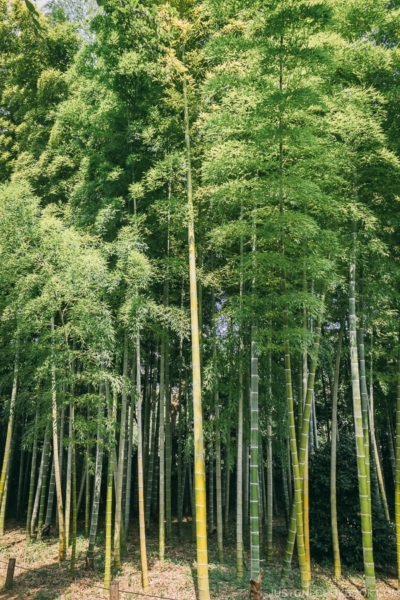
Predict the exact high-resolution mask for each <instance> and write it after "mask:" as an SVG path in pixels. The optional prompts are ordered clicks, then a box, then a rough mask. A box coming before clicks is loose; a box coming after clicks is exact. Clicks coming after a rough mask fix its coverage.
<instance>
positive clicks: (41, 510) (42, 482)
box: [35, 427, 50, 540]
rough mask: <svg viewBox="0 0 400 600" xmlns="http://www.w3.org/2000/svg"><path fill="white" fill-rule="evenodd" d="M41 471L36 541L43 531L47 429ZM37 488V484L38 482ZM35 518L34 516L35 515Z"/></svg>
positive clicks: (48, 456) (47, 448)
mask: <svg viewBox="0 0 400 600" xmlns="http://www.w3.org/2000/svg"><path fill="white" fill-rule="evenodd" d="M43 452H44V455H43V469H42V478H41V480H40V487H41V490H40V506H39V519H38V532H37V539H38V540H41V539H42V529H43V520H44V506H45V502H46V492H47V478H48V470H49V462H50V431H49V428H48V427H46V432H45V439H44V443H43ZM38 486H39V482H38ZM35 517H36V515H35Z"/></svg>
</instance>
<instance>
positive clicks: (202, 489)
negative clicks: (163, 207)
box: [183, 77, 210, 600]
mask: <svg viewBox="0 0 400 600" xmlns="http://www.w3.org/2000/svg"><path fill="white" fill-rule="evenodd" d="M183 101H184V119H185V142H186V163H187V164H186V174H187V198H188V241H189V280H190V322H191V334H192V335H191V337H192V373H193V416H194V454H195V457H194V463H195V468H194V473H195V477H194V478H195V504H196V549H197V581H198V588H199V600H209V598H210V590H209V580H208V549H207V514H206V482H205V465H204V441H203V414H202V405H201V367H200V339H199V315H198V304H197V277H196V246H195V236H194V210H193V190H192V169H191V149H190V128H189V109H188V98H187V84H186V77H184V80H183Z"/></svg>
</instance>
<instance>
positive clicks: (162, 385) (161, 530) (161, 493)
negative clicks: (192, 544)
mask: <svg viewBox="0 0 400 600" xmlns="http://www.w3.org/2000/svg"><path fill="white" fill-rule="evenodd" d="M159 454H160V462H159V465H160V473H159V474H160V486H159V502H158V510H159V513H158V520H159V522H158V528H159V529H158V534H159V539H158V558H159V559H160V560H161V561H163V560H164V556H165V340H164V339H163V340H162V341H161V362H160V425H159Z"/></svg>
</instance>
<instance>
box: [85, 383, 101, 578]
mask: <svg viewBox="0 0 400 600" xmlns="http://www.w3.org/2000/svg"><path fill="white" fill-rule="evenodd" d="M103 399H104V383H101V384H100V393H99V406H98V408H97V442H96V466H95V473H94V489H93V504H92V515H91V518H90V532H89V544H88V550H87V554H86V567H87V568H88V569H93V568H94V547H95V544H96V535H97V524H98V519H99V508H100V490H101V477H102V472H103V454H104V446H103V417H104V404H103Z"/></svg>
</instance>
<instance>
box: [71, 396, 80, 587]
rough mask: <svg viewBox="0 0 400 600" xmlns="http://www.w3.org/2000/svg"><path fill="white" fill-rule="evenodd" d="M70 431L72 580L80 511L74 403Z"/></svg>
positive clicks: (72, 577)
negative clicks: (77, 486)
mask: <svg viewBox="0 0 400 600" xmlns="http://www.w3.org/2000/svg"><path fill="white" fill-rule="evenodd" d="M69 411H70V412H69V421H70V425H69V431H70V432H71V433H70V436H71V440H70V445H71V484H72V498H71V500H72V548H71V566H70V573H69V574H70V579H74V578H75V562H76V535H77V530H78V511H77V504H76V496H77V494H76V443H75V407H74V404H73V401H72V402H71V404H70V409H69Z"/></svg>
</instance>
